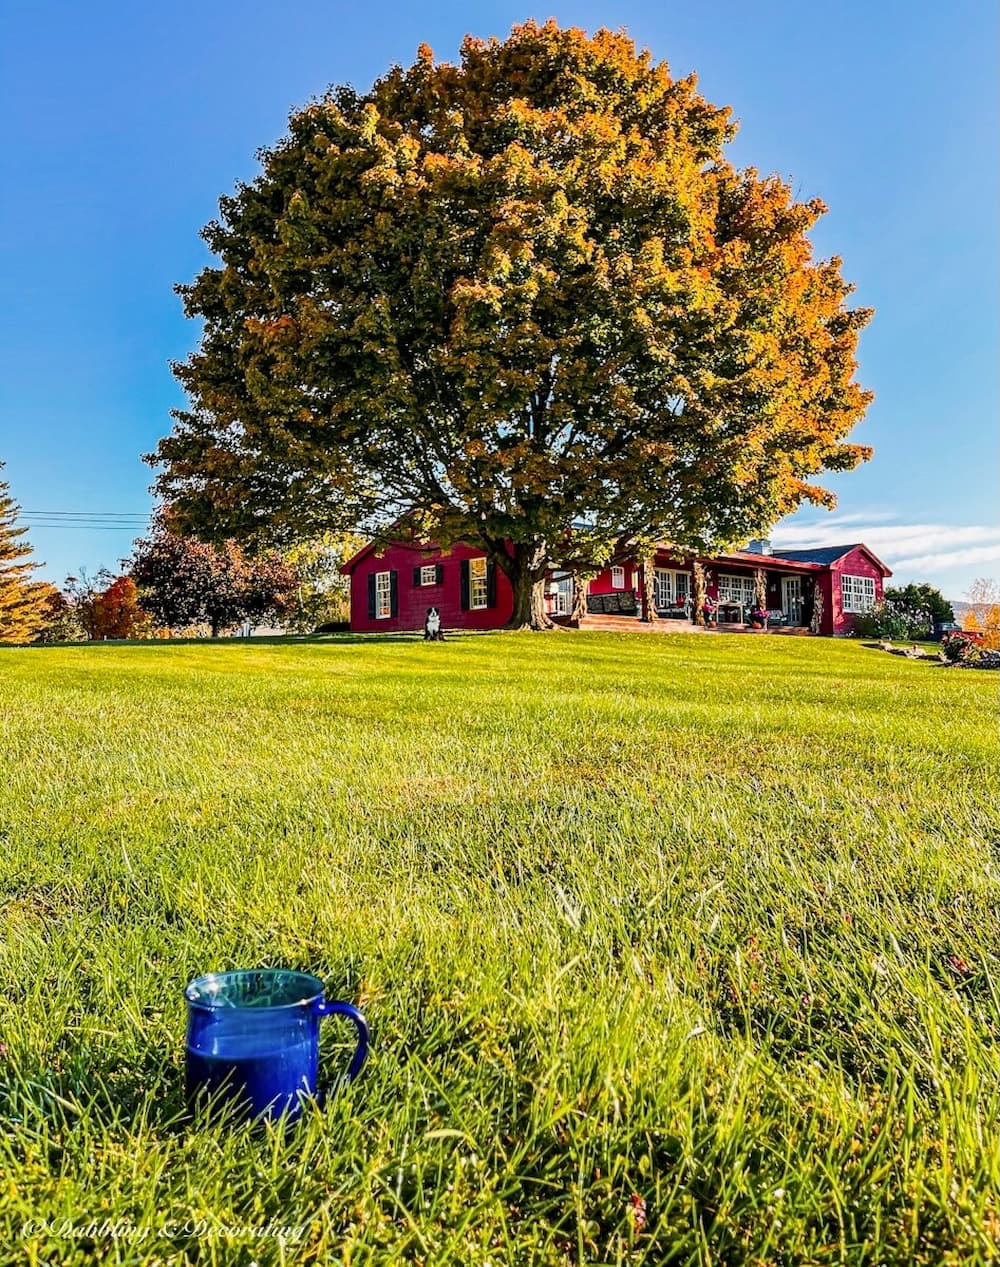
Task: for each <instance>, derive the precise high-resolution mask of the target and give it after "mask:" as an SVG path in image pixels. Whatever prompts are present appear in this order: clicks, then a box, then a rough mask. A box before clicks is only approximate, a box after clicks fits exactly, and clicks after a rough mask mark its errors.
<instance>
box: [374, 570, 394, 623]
mask: <svg viewBox="0 0 1000 1267" xmlns="http://www.w3.org/2000/svg"><path fill="white" fill-rule="evenodd" d="M391 615H392V576H391V574H390V573H389V572H376V573H375V618H376V620H385V619H386V618H387V617H389V616H391Z"/></svg>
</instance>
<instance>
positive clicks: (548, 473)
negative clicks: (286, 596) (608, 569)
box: [151, 22, 870, 626]
mask: <svg viewBox="0 0 1000 1267" xmlns="http://www.w3.org/2000/svg"><path fill="white" fill-rule="evenodd" d="M734 132H735V125H734V123H733V121H732V118H731V114H730V110H729V109H728V108H717V107H715V106H713V105H711V104H710V103H709V102H707V101H706V100H705V99H704V98H703V97H702V96H701V95H700V94H699V93H698V91H697V87H696V82H695V79H694V77H693V76H691V77H687V78H681V79H675V78H674V77H672V75H671V74H670V71H669V69H668V67H667V66H666V65H665V64H664V63H662V62H660V63H655V62H654V61H653V60H652V59H651V58H650V56H649V54H648V53H646V52H637V50H636V48H635V46H634V44H633V43H632V41H631V40H630V39H628V37H627V36H625V35H624V34H613V33H610V32H607V31H600V32H598V33H597V34H596V35H594V36H593V37H588V36H587V35H586V34H585V33H584V32H582V31H580V30H576V29H560V28H559V27H558V26H557V25H556V24H555V23H554V22H547V23H545V24H544V25H537V24H535V23H531V22H529V23H526V24H525V25H523V26H518V27H515V28H514V30H513V31H512V33H511V35H510V36H509V38H507V39H506V40H504V41H499V40H490V41H488V42H483V41H481V40H477V39H472V38H467V39H466V40H465V42H464V43H463V45H462V50H461V61H460V63H459V64H457V65H453V64H449V63H447V62H436V61H435V60H434V58H433V56H432V54H431V51H430V50H429V49H428V48H426V47H422V48H421V49H420V50H419V52H418V56H417V60H416V62H415V63H414V65H412V66H411V67H409V68H407V69H403V68H398V67H397V68H394V69H393V70H391V71H390V72H389V73H388V74H386V75H385V76H384V77H383V78H381V79H379V80H378V81H377V82H376V83H375V84H374V85H373V86H372V87H371V89H370V90H369V91H367V92H364V93H359V92H356V91H355V90H354V89H352V88H350V87H339V88H334V89H331V90H330V91H329V92H328V93H327V95H326V96H325V97H324V98H323V99H321V100H317V101H315V102H314V103H312V104H310V105H308V106H307V107H306V108H304V109H302V110H299V111H297V112H296V113H294V114H293V115H292V117H291V119H290V124H289V130H288V134H287V136H286V137H285V138H284V139H283V140H282V141H281V142H280V143H279V144H277V145H276V146H274V147H273V148H272V149H270V150H267V151H264V152H262V155H261V161H262V170H261V173H260V175H259V176H258V177H257V179H255V180H254V181H253V182H251V183H250V184H246V185H241V186H239V187H238V189H237V190H236V192H235V193H234V194H233V195H232V196H229V197H224V198H223V199H222V200H221V204H220V205H221V216H220V219H219V220H218V221H217V222H213V223H212V224H210V225H208V226H207V228H206V229H205V230H204V236H205V238H206V240H207V242H208V244H209V245H210V247H211V248H212V250H213V252H214V253H215V254H216V255H217V256H218V261H219V262H218V264H217V265H215V266H212V267H208V268H206V269H204V270H203V271H202V273H201V274H200V275H199V276H198V277H197V279H196V280H195V281H194V282H193V283H192V284H190V285H186V286H182V287H179V290H180V292H181V294H182V296H183V299H184V304H185V309H186V312H187V314H188V315H189V316H191V317H198V318H201V319H202V320H203V323H204V327H203V335H202V339H201V343H200V346H199V347H198V349H197V350H196V351H195V352H194V353H193V354H192V355H191V356H190V357H189V359H188V360H187V361H186V362H185V363H184V364H183V365H180V366H178V367H176V372H177V374H178V376H179V378H180V380H181V382H182V383H183V385H184V387H185V388H186V390H187V393H188V396H189V400H190V405H189V408H187V409H185V410H183V411H179V412H178V413H177V415H176V424H175V427H174V430H173V432H172V434H171V435H170V436H168V437H167V438H165V439H164V440H162V441H161V443H160V445H159V447H158V449H157V451H156V453H155V454H153V455H151V460H153V461H155V462H157V463H159V464H161V466H162V471H161V474H160V476H159V480H158V488H159V492H160V494H161V495H162V497H163V498H164V499H165V500H166V501H167V502H169V503H170V505H171V508H172V512H171V513H172V514H173V515H174V516H175V517H176V521H177V523H178V524H179V525H180V526H181V527H182V528H184V529H186V530H188V531H193V532H196V533H198V534H200V535H203V536H210V537H215V538H218V539H222V538H226V537H234V536H235V537H238V538H241V539H251V538H258V539H264V540H269V539H270V540H281V539H282V538H284V539H289V538H293V537H296V536H308V535H314V534H315V533H317V532H318V531H322V530H326V529H331V528H332V529H338V530H344V529H359V530H362V531H365V532H371V533H375V534H388V533H391V532H395V533H399V532H400V531H401V529H400V527H399V524H400V521H401V520H402V521H403V522H405V524H406V525H407V529H406V530H407V531H409V532H412V533H413V534H415V535H421V536H425V537H428V538H431V539H436V540H438V541H440V542H442V543H445V544H447V543H449V542H452V541H454V540H457V539H459V538H464V539H468V540H472V541H475V542H478V543H481V544H482V546H483V547H484V549H485V551H486V552H487V553H488V554H489V556H490V557H491V558H492V559H493V560H494V561H495V562H496V564H497V565H498V566H499V567H501V568H502V569H503V570H504V571H505V572H506V573H507V575H508V576H509V577H510V579H511V581H512V583H513V586H514V592H515V609H514V623H516V624H534V625H535V626H538V625H541V624H544V623H546V618H545V616H544V612H543V604H542V602H541V587H542V580H543V577H544V575H545V572H546V570H547V569H548V568H550V567H552V566H554V565H555V566H564V567H570V568H585V567H593V566H596V565H597V564H600V563H602V562H606V561H607V560H608V559H610V558H612V557H613V556H615V555H620V554H622V553H623V552H626V551H634V550H637V549H638V550H643V549H648V546H649V544H650V543H652V542H654V541H657V540H666V541H670V542H673V543H676V544H677V545H678V546H679V547H681V548H685V549H691V550H711V549H718V548H721V547H724V546H727V545H733V544H736V543H738V542H740V541H743V540H745V539H746V538H747V537H749V536H752V535H754V534H756V533H759V532H761V531H764V530H766V529H767V528H768V527H769V526H770V525H771V524H772V523H773V522H774V521H775V520H776V519H777V518H779V517H780V516H781V515H784V514H786V513H788V512H790V511H792V510H794V509H795V508H796V507H797V506H799V505H800V504H801V503H802V501H803V500H808V501H812V502H816V503H822V504H828V505H830V504H832V502H833V499H832V496H831V495H830V494H829V493H828V492H827V491H825V490H824V489H823V488H821V487H819V486H817V485H815V484H814V483H813V482H811V477H812V476H814V475H815V474H817V473H818V472H821V471H823V470H834V471H843V470H848V469H850V468H852V467H854V466H855V465H857V463H858V462H860V461H862V460H863V459H864V458H866V457H867V456H868V455H869V450H868V449H866V448H865V447H863V446H860V445H857V444H852V443H848V442H847V439H846V438H847V436H848V434H849V433H850V431H851V429H852V427H853V426H854V425H855V424H856V423H857V422H858V420H859V419H860V418H861V417H862V415H863V413H864V411H865V408H866V406H867V404H868V401H869V399H870V394H869V393H868V392H866V391H864V390H863V389H862V388H861V387H860V386H859V385H858V383H857V382H856V381H855V371H856V362H855V352H856V344H857V337H858V332H859V330H860V329H861V328H862V327H863V326H864V325H865V323H866V322H867V320H868V318H869V316H870V313H869V311H868V310H866V309H862V308H856V307H855V308H852V307H850V306H849V303H848V297H849V295H850V293H851V290H852V287H851V286H850V285H849V284H848V283H847V282H846V281H845V280H844V279H843V277H842V275H841V262H840V260H839V259H836V258H834V259H830V260H817V259H815V258H814V255H813V252H812V249H811V246H810V242H809V239H808V236H807V235H808V231H809V229H810V228H811V226H812V225H813V224H814V223H815V221H816V220H817V218H818V217H819V216H820V215H821V214H822V213H823V211H824V207H823V205H822V203H821V202H820V201H819V200H817V199H813V200H811V201H808V202H796V201H795V200H794V198H793V196H792V194H791V191H790V189H789V187H788V185H787V184H786V183H785V182H784V181H783V180H781V179H779V178H778V177H776V176H760V175H759V174H758V173H757V172H756V171H754V170H737V169H736V168H735V167H734V166H733V165H732V164H731V163H730V162H729V161H728V160H727V158H726V155H725V147H726V144H727V142H728V141H730V140H731V139H732V137H733V135H734Z"/></svg>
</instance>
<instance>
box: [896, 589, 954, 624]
mask: <svg viewBox="0 0 1000 1267" xmlns="http://www.w3.org/2000/svg"><path fill="white" fill-rule="evenodd" d="M885 601H886V602H887V603H894V604H895V605H896V606H897V607H898V608H899V609H900V610H901V611H905V612H907V613H908V614H910V615H911V616H914V617H917V618H919V617H922V616H926V620H927V623H928V624H929V625H933V624H936V623H937V624H945V623H947V622H948V621H949V620H954V619H955V610H954V608H953V607H952V605H951V603H949V602H948V600H947V599H946V598H945V596H944V595H943V594H942V593H941V591H940V590H939V589H938V588H937V587H936V586H934V585H931V584H929V583H928V582H926V581H922V582H920V583H917V584H913V583H911V584H909V585H903V586H890V587H889V588H887V589H886V591H885Z"/></svg>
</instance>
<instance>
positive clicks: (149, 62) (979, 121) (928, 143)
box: [0, 0, 1000, 598]
mask: <svg viewBox="0 0 1000 1267" xmlns="http://www.w3.org/2000/svg"><path fill="white" fill-rule="evenodd" d="M3 14H4V17H3V38H2V42H0V118H2V120H3V131H4V137H3V145H2V146H0V188H2V189H3V190H4V197H3V199H2V200H0V287H2V293H3V297H4V302H3V303H2V305H0V460H3V461H5V462H6V464H7V466H6V470H5V471H4V472H3V478H5V479H7V480H8V481H9V482H10V484H11V488H12V492H13V493H14V495H15V497H16V498H17V500H18V501H19V502H20V504H21V506H22V507H23V508H24V510H25V512H26V513H25V516H24V518H25V521H26V522H28V523H29V524H30V525H31V536H30V539H31V541H32V543H33V544H34V546H35V549H36V553H37V555H38V557H39V558H40V559H43V560H45V564H46V566H45V569H44V572H43V575H46V576H48V577H49V578H50V579H52V580H56V581H60V580H62V578H63V577H64V576H65V575H66V574H67V573H68V572H79V570H80V568H81V567H85V568H86V569H87V570H88V571H91V572H93V571H94V570H96V569H97V568H98V567H99V566H100V565H101V564H107V565H109V566H111V567H114V566H115V565H116V563H117V560H118V559H119V558H120V557H121V556H123V555H124V554H126V553H127V552H128V548H129V542H130V540H131V537H132V535H134V533H133V531H132V530H131V529H130V528H129V527H128V526H127V525H128V524H129V523H130V522H131V521H126V520H125V519H121V520H119V521H118V522H119V523H121V524H123V525H126V526H123V527H120V528H114V529H111V530H108V529H105V528H93V527H83V526H79V525H82V524H83V523H84V522H86V521H84V520H78V521H77V523H78V526H76V527H68V526H65V525H59V526H55V525H54V524H53V523H52V521H51V520H50V519H47V517H46V513H45V512H73V513H74V514H77V515H85V514H93V515H97V514H100V515H105V516H106V515H108V514H112V513H113V514H117V515H119V516H126V515H136V516H139V517H141V516H143V515H145V514H147V513H148V510H149V507H150V504H151V503H150V499H149V496H148V492H147V489H148V485H149V483H150V480H151V477H152V473H151V472H150V470H149V468H148V467H145V466H144V465H143V464H142V463H141V462H140V460H139V454H140V453H142V452H145V451H147V450H149V449H150V448H152V447H153V446H154V444H155V442H156V440H157V439H158V438H159V437H160V436H161V435H162V434H163V433H164V432H165V431H166V430H168V429H169V425H170V420H169V410H170V408H171V407H172V406H175V405H177V404H179V403H181V394H180V392H179V389H178V388H177V386H176V384H175V383H174V381H173V379H172V377H171V374H170V370H169V364H168V362H169V361H170V360H171V359H172V358H183V357H184V356H185V355H186V354H187V352H188V351H189V350H190V349H191V347H192V346H193V344H194V342H195V339H196V336H197V331H196V329H195V327H194V326H193V325H191V324H189V323H187V322H185V320H184V318H183V316H182V314H181V309H180V303H179V301H178V300H177V298H176V297H175V296H174V294H173V292H172V286H173V284H174V283H175V282H178V281H185V280H188V279H190V278H191V277H192V276H193V275H194V273H195V272H196V271H197V270H198V268H199V267H200V266H201V265H202V264H203V263H205V262H207V258H208V256H207V252H206V250H205V248H204V245H203V244H202V242H201V240H200V238H199V236H198V230H199V229H200V227H201V226H202V225H203V224H204V223H205V222H206V221H207V220H209V219H211V218H212V217H213V216H214V214H215V211H216V203H217V199H218V197H219V195H220V194H222V193H225V192H227V191H229V190H230V189H231V187H232V185H233V183H234V181H236V180H238V179H247V178H249V177H251V176H252V175H253V174H254V172H255V170H256V160H255V151H256V150H257V148H258V147H260V146H262V145H267V144H270V143H272V142H273V141H275V140H277V139H278V138H279V137H280V136H281V135H282V133H283V132H284V129H285V121H286V119H287V115H288V112H289V111H290V110H291V109H292V108H294V107H296V106H299V105H301V104H303V103H304V102H306V101H307V100H308V99H309V98H310V97H311V96H314V95H317V94H319V93H321V92H322V91H323V89H324V88H325V87H326V86H327V85H328V84H330V83H337V82H343V81H350V82H352V83H354V84H355V85H356V86H358V87H365V86H367V85H368V84H369V83H370V82H371V80H372V79H373V78H374V77H376V76H377V75H378V74H380V73H382V72H383V71H384V70H385V69H386V68H387V67H388V66H389V65H390V64H391V63H393V62H396V61H399V62H407V63H408V62H410V61H412V60H413V57H414V54H415V50H416V47H417V45H418V44H419V43H421V42H422V41H426V42H428V43H429V44H430V45H431V46H432V48H433V49H434V51H435V53H436V55H437V56H439V57H442V58H453V57H454V56H455V55H456V53H457V49H458V45H459V42H460V40H461V38H462V35H463V34H464V33H465V32H466V31H471V32H473V33H475V34H477V35H480V36H488V35H491V34H495V35H500V36H502V35H504V34H506V32H507V31H508V30H509V29H510V27H511V25H512V24H513V23H515V22H517V21H521V20H523V19H525V18H527V17H532V16H533V17H537V18H539V19H544V18H546V17H549V16H554V17H555V18H557V19H558V20H559V21H560V22H561V23H563V24H573V25H578V26H582V27H584V28H586V29H588V30H593V29H596V28H597V27H599V26H610V27H613V28H617V27H625V28H627V30H628V31H629V33H630V34H631V35H632V36H633V37H634V38H635V39H636V41H637V42H638V43H640V44H642V45H645V46H647V47H648V48H649V49H650V50H651V51H652V52H653V54H654V56H655V57H657V58H658V59H664V60H666V61H667V62H668V63H669V64H670V66H671V68H672V69H673V71H674V72H675V73H676V74H686V73H688V72H689V71H691V70H696V71H697V72H698V73H699V76H700V82H701V87H702V91H703V92H704V93H705V94H706V95H707V96H708V97H709V99H711V100H713V101H715V102H717V103H720V104H721V103H729V104H731V105H732V106H733V107H734V109H735V113H736V116H737V118H738V119H739V120H740V123H741V131H740V135H739V137H738V138H737V140H736V142H735V144H734V146H733V148H732V157H733V160H734V161H735V162H737V163H739V164H740V165H750V164H752V165H754V166H756V167H757V168H759V169H760V170H762V171H765V172H769V171H777V172H780V173H782V174H783V175H784V176H786V177H788V178H790V179H791V181H792V184H793V188H794V189H795V190H796V191H797V192H798V193H799V195H800V196H801V197H803V198H806V197H812V196H814V195H819V196H821V197H822V198H823V199H824V200H825V201H826V202H827V203H828V205H829V207H830V213H829V215H828V216H827V217H825V218H824V220H823V221H822V222H821V223H820V225H819V226H818V228H817V230H816V231H815V232H814V235H813V238H814V241H815V243H816V247H817V250H818V252H819V254H821V255H824V256H825V255H830V254H834V253H836V254H839V255H841V256H842V257H843V259H844V271H845V274H846V276H848V277H849V278H851V279H853V280H854V281H855V282H856V283H857V299H858V302H860V303H863V304H867V305H872V306H874V307H875V308H876V309H877V313H876V317H875V320H874V322H873V324H872V325H871V326H870V327H869V329H868V330H867V331H866V332H865V334H864V335H863V336H862V344H861V380H862V382H863V383H864V384H865V385H866V386H869V387H871V388H873V389H874V390H875V392H876V393H877V398H876V401H875V404H874V405H873V406H872V408H871V410H870V412H869V414H868V417H867V419H866V421H865V423H864V424H863V425H862V426H861V427H859V428H858V430H857V431H856V432H855V438H856V439H857V440H859V441H864V442H866V443H869V444H872V445H874V446H875V449H876V455H875V458H874V460H873V461H872V462H871V463H869V464H868V465H867V466H866V467H864V468H862V469H861V470H860V471H857V472H854V473H852V474H850V475H843V476H839V477H835V478H832V479H830V480H829V484H830V486H831V487H833V488H834V489H835V490H836V491H837V492H838V494H839V496H840V507H839V509H838V511H836V512H834V513H833V514H828V513H826V512H817V511H807V512H803V513H800V514H799V515H798V516H796V517H795V518H793V519H792V520H788V521H786V522H785V523H784V524H781V525H779V526H778V528H777V529H776V530H775V532H774V534H773V536H774V540H775V542H776V543H777V544H781V543H784V544H786V545H791V544H793V543H794V544H796V545H800V544H805V543H812V542H823V543H833V542H836V541H854V540H865V541H867V542H868V543H869V544H870V545H871V546H872V547H873V548H874V549H875V551H876V553H879V554H880V555H881V556H882V557H883V558H884V559H885V560H886V561H887V562H888V563H889V564H890V566H892V567H893V568H894V570H895V573H896V576H897V579H899V580H901V581H906V580H911V579H915V580H924V579H926V580H930V581H932V582H934V583H935V584H938V585H940V586H942V587H943V588H944V590H945V591H946V593H947V594H948V595H949V597H953V598H959V597H961V596H962V594H963V592H964V590H965V589H966V587H967V586H968V584H969V582H970V580H971V579H972V578H973V577H974V576H979V575H993V576H997V575H998V574H1000V527H998V524H997V514H996V493H997V486H996V475H997V466H998V457H1000V450H998V432H997V427H996V419H997V394H998V392H997V388H998V380H997V363H996V349H997V335H998V320H997V315H998V314H997V301H996V277H997V263H998V259H997V254H998V252H997V235H996V225H995V220H996V208H997V193H998V190H997V166H996V161H995V158H996V149H997V132H998V128H997V93H996V82H995V71H994V56H995V54H994V50H995V48H996V38H997V14H996V7H995V6H994V5H992V4H988V3H986V0H952V2H951V3H949V4H947V5H944V4H931V3H922V4H913V3H912V0H910V2H907V3H903V2H902V0H874V2H873V0H838V3H837V4H833V5H821V4H809V3H804V0H795V2H793V0H757V3H754V4H748V3H746V0H715V2H714V3H712V4H705V3H702V2H701V0H632V2H630V3H610V2H609V3H602V4H596V3H577V4H572V3H564V4H555V5H551V6H547V7H546V8H545V9H544V10H541V9H532V8H531V7H530V5H529V6H525V4H524V2H523V0H522V3H521V4H519V5H509V4H500V3H493V4H477V5H468V4H457V3H451V2H448V3H438V4H436V5H433V6H424V5H407V4H403V3H399V2H398V0H397V2H396V3H388V2H386V0H370V2H369V3H367V4H365V5H357V4H347V3H341V2H339V0H338V2H336V3H319V2H318V0H297V3H296V4H295V5H289V6H283V5H276V4H273V3H266V4H265V3H260V2H259V0H214V3H212V4H210V5H208V4H204V3H198V4H195V3H192V2H191V0H174V3H172V4H169V5H136V4H126V3H124V2H123V0H104V2H103V3H101V4H95V5H78V4H71V3H68V0H67V2H66V3H52V2H46V0H3ZM90 522H94V521H90Z"/></svg>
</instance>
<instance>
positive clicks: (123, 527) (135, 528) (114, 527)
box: [20, 520, 141, 533]
mask: <svg viewBox="0 0 1000 1267" xmlns="http://www.w3.org/2000/svg"><path fill="white" fill-rule="evenodd" d="M20 527H22V528H89V529H90V530H91V531H92V532H132V533H137V532H139V531H140V528H141V525H139V524H81V523H53V522H52V521H51V520H43V521H42V522H41V523H25V522H21V524H20Z"/></svg>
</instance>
